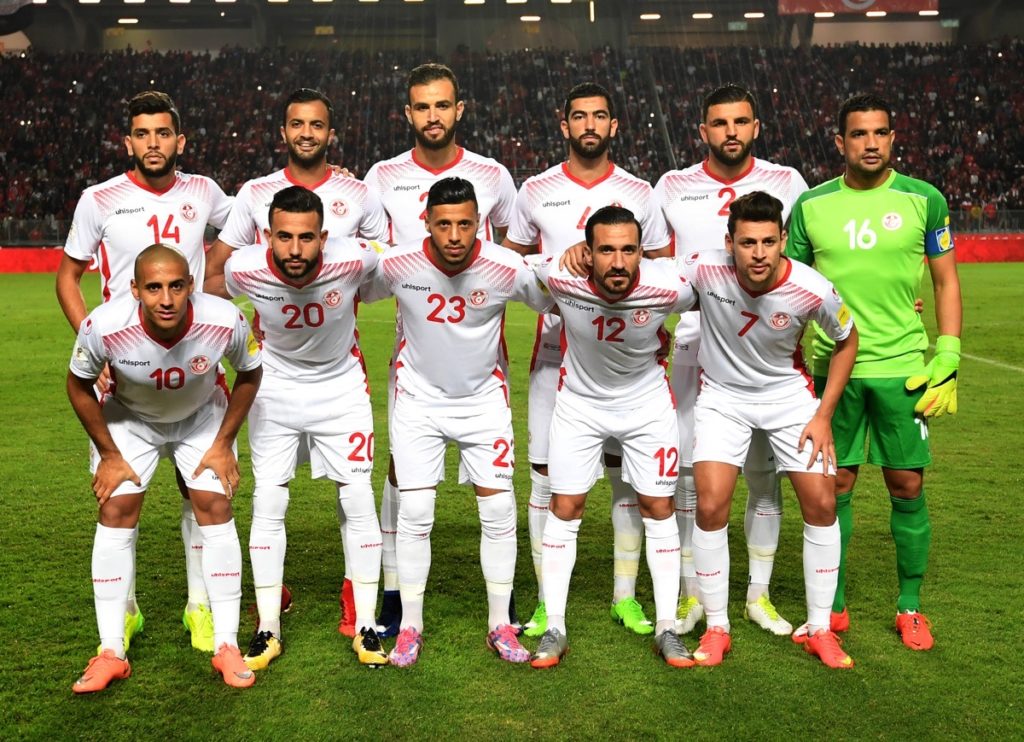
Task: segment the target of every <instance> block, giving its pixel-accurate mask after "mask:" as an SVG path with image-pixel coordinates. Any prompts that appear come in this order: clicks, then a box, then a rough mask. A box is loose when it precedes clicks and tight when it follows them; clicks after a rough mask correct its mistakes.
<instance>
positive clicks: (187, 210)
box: [181, 201, 199, 222]
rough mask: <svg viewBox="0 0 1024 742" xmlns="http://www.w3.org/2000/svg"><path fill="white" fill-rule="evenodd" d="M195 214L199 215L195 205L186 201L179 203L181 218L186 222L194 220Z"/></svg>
mask: <svg viewBox="0 0 1024 742" xmlns="http://www.w3.org/2000/svg"><path fill="white" fill-rule="evenodd" d="M197 216H199V212H197V211H196V207H195V206H193V205H192V204H190V203H189V202H188V201H186V202H185V203H183V204H182V205H181V218H182V219H184V220H185V221H186V222H194V221H195V220H196V217H197Z"/></svg>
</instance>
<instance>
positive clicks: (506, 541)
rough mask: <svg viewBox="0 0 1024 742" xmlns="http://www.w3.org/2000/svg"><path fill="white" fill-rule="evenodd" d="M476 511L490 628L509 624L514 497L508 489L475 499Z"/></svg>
mask: <svg viewBox="0 0 1024 742" xmlns="http://www.w3.org/2000/svg"><path fill="white" fill-rule="evenodd" d="M476 503H477V509H478V510H479V512H480V567H481V569H482V570H483V573H484V582H485V583H486V585H487V625H488V629H489V630H490V631H493V630H494V629H496V628H498V626H501V625H502V624H507V623H509V615H508V605H509V598H510V597H511V595H512V580H513V578H514V577H515V572H516V498H515V495H513V494H512V492H511V491H508V490H506V491H505V492H498V493H497V494H494V495H488V496H487V497H477V498H476Z"/></svg>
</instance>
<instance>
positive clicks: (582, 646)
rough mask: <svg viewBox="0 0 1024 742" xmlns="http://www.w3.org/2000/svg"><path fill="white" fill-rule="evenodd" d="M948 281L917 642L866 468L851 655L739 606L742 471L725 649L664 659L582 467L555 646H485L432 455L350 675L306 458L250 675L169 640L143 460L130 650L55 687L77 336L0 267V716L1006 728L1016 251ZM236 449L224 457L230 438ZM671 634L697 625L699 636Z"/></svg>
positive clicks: (728, 735) (175, 625) (78, 550)
mask: <svg viewBox="0 0 1024 742" xmlns="http://www.w3.org/2000/svg"><path fill="white" fill-rule="evenodd" d="M961 279H962V282H963V293H964V297H965V328H964V350H965V352H966V353H968V354H969V355H967V356H965V357H964V359H963V362H962V364H961V381H960V392H959V394H960V410H961V411H960V413H959V414H958V415H957V416H956V417H955V418H952V419H949V418H943V419H942V420H940V421H938V422H936V423H935V424H933V426H932V427H931V435H932V445H933V453H934V457H935V464H934V465H933V466H932V467H931V469H929V471H928V474H927V477H926V492H927V494H928V498H929V507H930V509H931V514H932V522H933V528H934V538H933V544H932V554H931V566H930V570H929V574H928V578H927V580H926V582H925V592H924V606H925V611H926V612H927V614H928V615H929V617H930V618H931V619H932V621H933V622H934V632H935V635H936V638H937V643H936V646H935V649H934V650H932V651H931V652H919V653H914V652H911V651H910V650H908V649H905V648H904V647H903V646H902V644H901V643H900V642H899V639H898V638H897V636H896V634H895V633H894V631H893V628H892V622H893V616H894V612H895V607H894V606H895V597H896V584H895V582H896V581H895V560H894V556H893V547H892V539H891V537H890V535H889V526H888V511H889V504H888V502H887V497H886V495H885V492H884V489H883V487H882V484H881V477H880V475H879V473H878V471H877V470H876V469H874V468H872V467H867V466H865V467H863V469H862V475H861V480H860V483H859V485H858V488H857V494H856V498H855V509H854V512H855V516H854V517H855V533H854V537H853V543H852V546H851V554H850V561H849V563H850V572H851V575H850V583H849V586H848V592H847V595H848V599H849V605H850V611H851V616H852V620H853V629H852V631H851V632H849V634H848V635H847V638H846V644H845V646H846V648H847V650H848V651H849V652H850V654H851V655H852V656H853V657H854V658H855V660H856V662H857V666H856V667H855V668H854V669H853V670H852V671H849V672H830V671H828V670H826V669H825V668H824V667H823V666H822V665H820V664H819V663H818V662H817V661H816V660H814V659H812V658H811V657H809V656H807V655H805V654H804V653H803V652H802V651H801V650H800V649H799V648H798V647H796V646H795V645H793V644H792V643H791V642H790V641H789V639H788V638H785V637H783V638H777V637H771V636H769V635H768V634H766V633H764V632H762V631H760V630H759V629H757V628H755V627H753V626H752V625H751V624H748V623H746V622H745V621H743V619H742V615H741V612H742V599H743V591H744V587H743V582H744V580H745V577H746V553H745V548H744V544H743V538H742V504H743V498H744V495H743V493H742V491H741V492H738V493H737V498H736V503H735V507H734V518H733V527H732V529H731V530H732V536H733V537H732V539H731V543H732V563H733V570H732V575H733V585H732V592H731V594H732V604H731V611H732V616H733V621H734V622H733V639H734V642H733V652H732V654H731V655H730V656H729V657H728V658H727V660H726V662H725V663H724V664H723V665H722V666H721V667H718V668H710V669H703V668H694V669H691V670H672V669H670V668H667V667H666V666H664V665H663V664H662V663H660V662H659V661H657V660H656V659H655V658H654V657H653V656H652V654H651V648H650V644H651V642H650V640H649V639H646V638H641V637H637V636H634V635H631V634H628V633H626V632H625V631H624V630H623V629H622V628H620V627H618V626H615V625H614V624H612V622H611V621H610V619H609V616H608V605H609V599H610V594H611V574H612V549H611V527H610V523H609V518H608V493H607V485H606V484H603V483H599V485H598V486H597V488H596V489H595V491H594V493H593V494H592V496H591V502H590V507H589V508H588V513H587V516H586V518H585V522H584V525H583V528H582V531H581V536H580V549H579V558H578V561H577V564H576V570H575V574H574V576H573V583H572V589H571V592H570V602H569V623H570V634H571V652H570V654H569V656H568V658H567V659H566V661H565V662H564V663H563V664H562V665H561V666H559V667H558V668H556V669H554V670H550V671H546V672H538V671H534V670H531V669H530V668H529V667H522V666H517V667H513V666H509V665H506V664H504V663H501V662H500V661H498V660H497V659H496V658H495V657H494V656H493V655H492V654H490V653H489V652H488V651H487V649H486V647H485V646H484V632H485V624H486V607H485V596H484V585H483V578H482V576H481V574H480V568H479V562H478V548H479V547H478V543H479V526H478V522H477V518H476V506H475V502H474V500H473V497H472V494H471V492H470V490H469V489H466V488H458V487H455V486H453V485H452V484H450V483H451V482H454V481H455V477H454V472H451V473H450V474H449V478H448V483H446V484H444V485H442V486H441V488H440V490H439V497H438V515H437V524H436V526H435V530H434V535H433V566H432V570H431V576H430V582H429V584H428V587H427V603H426V614H425V617H426V621H427V629H426V632H425V638H426V645H425V648H424V652H423V655H422V658H421V661H420V663H419V664H418V665H417V666H416V667H415V668H413V669H412V670H409V671H399V670H397V669H393V668H385V669H383V670H380V671H376V672H371V671H368V670H365V669H363V668H362V667H360V666H359V665H358V664H357V663H356V660H355V657H354V655H353V654H352V652H351V650H350V648H349V640H347V639H345V638H344V637H342V636H341V635H340V634H338V633H337V631H336V625H337V618H338V606H337V592H338V586H339V584H340V581H341V576H342V556H341V548H340V544H339V540H338V529H337V522H336V517H335V509H334V504H333V493H332V491H331V489H332V488H331V487H330V486H329V485H327V484H326V483H324V482H311V481H310V479H309V476H308V467H307V468H305V469H304V470H302V471H300V474H299V476H298V478H297V479H296V480H295V481H294V483H293V487H292V497H291V507H290V511H289V515H288V541H289V546H288V561H287V567H286V580H287V582H288V584H289V585H290V586H291V588H292V590H293V593H294V597H295V607H294V609H293V611H292V613H290V614H289V615H287V616H286V617H285V623H284V631H285V637H284V638H285V647H286V651H285V654H284V655H283V656H282V657H281V658H279V659H278V660H276V661H275V662H274V664H273V665H272V666H271V668H270V669H269V670H267V671H265V672H263V673H261V674H260V677H259V680H258V682H257V684H256V686H255V687H254V688H252V689H251V690H249V691H245V692H238V691H235V690H232V689H230V688H228V687H226V686H225V685H224V684H223V683H221V682H220V680H219V678H218V677H215V676H214V674H213V671H212V670H211V668H210V664H209V657H208V655H204V654H201V653H199V652H196V651H194V650H192V649H191V648H190V646H189V644H188V638H187V635H186V634H185V632H184V630H183V628H182V625H181V609H182V607H183V605H184V603H185V578H184V562H183V559H184V555H183V550H182V545H181V539H180V533H179V519H178V513H179V504H178V499H179V498H178V495H177V492H176V489H175V487H174V484H173V478H172V475H171V470H170V467H169V466H168V465H167V464H166V463H164V464H161V468H160V471H159V472H158V474H157V477H156V479H155V481H154V485H153V487H152V489H151V490H150V492H149V494H148V496H147V500H146V505H145V508H144V513H143V517H142V523H141V537H140V541H139V546H138V597H139V601H140V604H141V606H142V609H143V612H144V614H145V616H146V629H145V633H144V634H142V635H141V636H140V637H139V638H137V639H136V640H135V642H134V643H133V646H132V651H131V654H130V659H131V662H132V669H133V675H132V677H131V678H130V679H128V680H124V681H119V682H116V683H115V684H114V685H113V686H112V687H111V688H110V689H108V690H107V691H106V692H104V693H101V694H97V695H94V696H90V697H74V696H72V693H71V690H70V686H71V683H72V682H73V681H74V680H75V678H76V677H77V675H78V673H79V672H80V671H81V670H82V668H83V667H84V666H85V662H86V660H87V659H88V658H89V656H90V654H91V652H92V651H94V648H95V646H96V641H97V640H96V625H95V618H94V614H93V608H92V591H91V584H90V579H89V572H90V554H91V548H92V536H93V529H94V526H93V524H94V522H95V501H94V499H93V496H92V494H91V493H90V491H89V486H88V484H89V477H88V473H87V457H86V438H85V434H84V432H83V431H82V429H81V427H80V426H79V424H78V421H77V420H76V419H75V417H74V415H73V413H72V412H71V409H70V406H69V405H68V402H67V399H66V397H65V394H64V375H65V370H66V368H67V359H68V357H69V355H70V351H71V345H72V342H73V336H72V333H71V331H70V329H69V328H68V327H67V324H66V322H65V321H64V318H63V316H62V315H61V313H60V310H59V309H58V307H57V302H56V301H55V298H54V295H53V277H52V276H50V275H4V276H0V288H2V291H0V306H2V316H3V317H5V321H4V322H3V324H2V325H0V351H2V352H0V379H2V387H0V394H2V396H3V409H4V413H5V414H4V425H3V428H2V430H0V473H2V476H0V518H2V522H3V524H4V528H3V538H2V542H0V543H2V548H0V631H2V634H0V636H2V637H3V639H4V646H3V650H2V655H0V656H2V659H0V737H2V738H4V739H14V738H33V739H38V738H51V739H62V738H83V739H86V738H89V739H95V738H101V737H102V738H106V739H109V740H115V739H146V738H156V737H166V738H206V739H214V738H220V737H231V738H243V739H245V738H259V737H265V738H277V739H292V738H305V739H336V738H355V739H391V738H423V737H430V738H455V737H463V738H471V737H478V738H480V737H485V736H486V737H487V738H497V739H504V738H514V737H517V738H525V737H533V738H537V737H549V738H568V739H580V738H616V739H641V738H666V739H670V738H683V737H685V738H688V739H748V738H754V737H761V738H767V739H772V738H776V739H786V738H805V737H806V738H811V737H819V738H826V737H827V738H843V739H845V738H855V739H860V738H896V737H900V738H904V739H907V738H918V739H930V738H950V737H960V738H982V737H989V738H1020V737H1021V736H1022V735H1024V711H1022V708H1021V706H1022V702H1021V692H1020V689H1021V684H1020V681H1019V668H1018V667H1017V665H1016V660H1014V659H1013V658H1014V657H1015V656H1016V653H1015V646H1016V643H1017V642H1018V641H1020V636H1021V634H1020V627H1021V625H1022V623H1024V622H1022V619H1024V615H1022V610H1021V605H1022V604H1024V589H1022V575H1024V558H1022V549H1021V546H1020V532H1021V527H1022V525H1024V522H1022V519H1021V517H1020V508H1019V506H1018V498H1019V496H1020V492H1021V484H1022V481H1021V480H1022V477H1021V473H1020V472H1021V469H1020V463H1019V453H1020V447H1021V433H1020V424H1019V417H1020V412H1021V392H1020V390H1021V387H1022V385H1024V343H1022V342H1021V341H1020V340H1019V335H1018V333H1017V327H1018V325H1019V319H1018V318H1017V317H1016V315H1015V314H1014V313H1013V311H1012V309H1013V308H1015V307H1017V306H1018V305H1019V303H1020V295H1021V294H1020V292H1021V290H1020V287H1021V285H1022V284H1024V265H1021V264H1000V265H992V264H989V265H968V266H961ZM84 289H85V292H86V296H87V297H90V298H93V297H96V296H98V293H99V292H98V286H97V285H96V281H95V276H89V277H87V282H86V284H85V286H84ZM923 295H924V296H926V297H928V296H929V291H928V290H927V289H926V290H925V291H924V292H923ZM929 311H931V308H930V306H929V308H928V310H926V316H928V312H929ZM533 326H534V318H533V315H532V314H531V313H530V311H529V310H527V309H525V308H522V307H518V306H517V307H514V308H513V309H512V310H510V312H509V316H508V322H507V325H506V328H507V338H508V344H509V348H510V356H511V358H512V364H511V372H512V390H513V397H512V405H513V416H514V420H515V424H516V431H517V434H518V435H517V441H518V442H519V443H518V445H517V453H518V461H519V465H518V466H517V476H516V481H515V485H516V491H517V493H518V499H519V508H520V514H521V517H520V530H519V547H520V548H519V566H518V571H517V582H516V584H517V591H516V592H517V598H518V603H519V613H520V616H521V617H523V618H524V620H525V617H527V616H528V615H529V613H530V612H531V611H532V609H533V605H534V599H533V597H534V593H533V590H534V578H533V570H532V566H531V563H530V557H529V538H528V534H527V530H526V516H525V509H526V500H527V497H528V493H529V470H528V466H527V465H526V450H525V442H526V430H525V423H526V381H527V371H528V361H529V353H530V348H531V343H532V333H533ZM360 331H361V335H362V345H363V350H364V353H365V355H366V356H367V363H368V365H369V369H370V374H371V385H372V388H373V391H374V405H375V410H376V411H377V440H378V445H377V451H378V453H379V456H378V457H377V466H376V471H375V477H374V482H375V488H376V490H377V491H378V493H379V490H380V484H381V482H382V481H383V476H384V467H385V465H386V456H385V455H384V452H385V451H387V445H386V441H387V430H386V426H385V418H384V415H385V406H384V400H383V397H382V394H383V392H384V389H385V388H386V385H385V377H386V368H387V357H388V354H389V353H390V350H391V338H392V335H393V310H392V308H391V307H390V306H389V305H387V304H386V303H385V304H379V305H374V306H364V307H362V308H361V309H360ZM457 363H458V362H457V359H453V368H457ZM240 448H241V450H242V452H243V471H245V470H246V466H247V463H248V461H247V458H245V450H246V445H245V443H244V435H243V441H242V442H241V445H240ZM451 460H452V461H454V457H451ZM741 486H742V485H741ZM787 487H788V485H787ZM251 491H252V479H251V476H249V477H248V479H247V480H245V481H244V482H243V487H242V493H241V494H240V495H239V496H238V497H237V498H236V499H235V515H236V520H237V523H238V530H239V535H240V537H241V539H242V542H243V544H245V543H246V541H247V535H248V529H249V508H250V502H249V496H250V494H251ZM786 508H787V515H786V518H785V519H784V523H783V534H782V542H781V544H780V548H779V554H778V558H777V561H776V569H775V578H774V580H773V584H772V596H773V600H774V602H775V604H776V605H777V606H778V607H779V609H780V611H781V613H782V614H783V615H784V616H786V617H787V618H789V619H790V620H791V621H793V623H794V624H797V623H800V622H802V621H803V618H804V608H803V580H802V575H801V568H800V548H801V547H800V544H801V541H800V538H801V537H800V534H801V525H800V518H799V514H798V513H799V511H798V508H797V505H796V502H795V500H794V499H793V497H792V493H791V492H789V493H788V494H787V500H786ZM244 551H245V550H244V547H243V552H244ZM244 569H245V573H246V579H245V594H244V597H243V619H242V627H241V634H240V640H241V642H242V644H243V648H244V643H245V642H246V641H247V636H248V632H249V631H250V630H251V629H252V626H253V621H254V617H253V616H249V615H246V614H245V611H244V605H247V604H249V603H251V602H252V600H253V597H252V590H251V580H250V578H249V567H248V563H247V562H246V564H245V568H244ZM639 585H640V586H639V598H640V600H641V602H643V603H644V605H645V606H647V607H648V608H649V609H650V611H651V612H652V613H653V599H652V596H651V589H650V579H649V576H648V575H647V570H646V566H644V567H642V568H641V576H640V583H639ZM689 640H690V645H691V646H693V643H695V638H694V637H689ZM389 645H390V642H389ZM528 646H531V647H532V646H534V644H533V642H532V641H530V642H529V644H528Z"/></svg>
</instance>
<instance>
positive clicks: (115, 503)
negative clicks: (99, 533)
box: [99, 493, 142, 528]
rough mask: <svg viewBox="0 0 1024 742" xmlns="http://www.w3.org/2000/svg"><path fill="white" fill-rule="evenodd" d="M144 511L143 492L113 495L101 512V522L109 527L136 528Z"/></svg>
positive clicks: (101, 508)
mask: <svg viewBox="0 0 1024 742" xmlns="http://www.w3.org/2000/svg"><path fill="white" fill-rule="evenodd" d="M141 512H142V494H141V493H140V494H132V495H118V496H117V497H111V498H110V499H108V500H107V501H106V502H105V503H103V505H102V507H100V512H99V523H100V525H101V526H106V527H107V528H135V526H136V525H137V524H138V522H139V514H140V513H141Z"/></svg>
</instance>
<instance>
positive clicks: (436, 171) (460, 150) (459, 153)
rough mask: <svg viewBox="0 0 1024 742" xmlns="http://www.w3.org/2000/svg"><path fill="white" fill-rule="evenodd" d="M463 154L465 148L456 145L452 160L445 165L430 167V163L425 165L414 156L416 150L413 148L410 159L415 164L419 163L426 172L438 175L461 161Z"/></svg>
mask: <svg viewBox="0 0 1024 742" xmlns="http://www.w3.org/2000/svg"><path fill="white" fill-rule="evenodd" d="M464 154H466V150H465V149H464V148H463V147H456V148H455V159H454V160H452V161H451V162H449V163H448V164H447V165H442V166H441V167H439V168H432V167H430V165H427V164H425V163H422V162H420V161H419V159H418V158H417V157H416V150H415V149H413V150H412V161H413V162H414V163H416V164H417V165H419V166H420V167H421V168H423V169H424V170H426V171H427V172H428V173H431V174H432V175H440V174H441V173H443V172H444V171H445V170H450V169H451V168H453V167H455V166H456V165H458V164H459V163H460V162H462V156H463V155H464Z"/></svg>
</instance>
